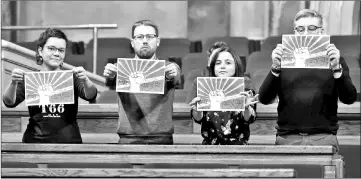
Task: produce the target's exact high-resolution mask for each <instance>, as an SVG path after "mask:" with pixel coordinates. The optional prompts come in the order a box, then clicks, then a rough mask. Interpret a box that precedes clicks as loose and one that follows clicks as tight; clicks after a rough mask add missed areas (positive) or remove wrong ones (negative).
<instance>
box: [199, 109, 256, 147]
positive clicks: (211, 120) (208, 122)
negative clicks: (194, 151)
mask: <svg viewBox="0 0 361 179" xmlns="http://www.w3.org/2000/svg"><path fill="white" fill-rule="evenodd" d="M255 120H256V115H255V113H254V114H253V115H252V116H251V117H250V118H249V120H248V121H246V120H245V119H244V116H243V112H236V111H207V112H203V118H202V119H201V121H196V120H195V122H197V123H199V124H201V133H202V137H203V138H204V139H203V142H202V144H203V145H248V140H249V136H250V128H249V125H250V124H251V123H253V122H254V121H255Z"/></svg>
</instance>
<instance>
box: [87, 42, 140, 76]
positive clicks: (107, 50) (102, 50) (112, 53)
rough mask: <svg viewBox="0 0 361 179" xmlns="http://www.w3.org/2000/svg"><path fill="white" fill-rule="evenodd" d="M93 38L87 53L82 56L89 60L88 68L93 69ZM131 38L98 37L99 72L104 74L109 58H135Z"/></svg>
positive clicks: (88, 45)
mask: <svg viewBox="0 0 361 179" xmlns="http://www.w3.org/2000/svg"><path fill="white" fill-rule="evenodd" d="M93 43H94V41H93V39H92V40H90V42H89V43H88V44H87V45H86V49H85V53H84V55H83V56H81V57H80V58H85V59H87V60H88V63H89V64H88V68H90V69H93V60H92V59H93V50H94V49H93ZM133 57H134V55H133V53H132V48H131V45H130V39H128V38H98V51H97V72H96V74H98V75H101V76H102V75H103V71H104V67H105V65H106V63H107V62H108V59H109V58H133Z"/></svg>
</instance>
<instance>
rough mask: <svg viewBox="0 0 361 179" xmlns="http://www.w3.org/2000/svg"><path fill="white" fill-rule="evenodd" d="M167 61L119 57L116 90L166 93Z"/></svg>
mask: <svg viewBox="0 0 361 179" xmlns="http://www.w3.org/2000/svg"><path fill="white" fill-rule="evenodd" d="M164 70H165V61H164V60H147V59H144V60H143V59H126V58H118V62H117V81H116V91H117V92H127V93H153V94H164V80H165V77H164V75H165V71H164Z"/></svg>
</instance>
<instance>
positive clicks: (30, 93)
mask: <svg viewBox="0 0 361 179" xmlns="http://www.w3.org/2000/svg"><path fill="white" fill-rule="evenodd" d="M73 80H74V79H73V72H72V71H71V70H64V71H49V72H27V73H25V80H24V82H25V105H26V106H38V105H49V104H74V81H73Z"/></svg>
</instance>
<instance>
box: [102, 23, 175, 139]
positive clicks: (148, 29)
mask: <svg viewBox="0 0 361 179" xmlns="http://www.w3.org/2000/svg"><path fill="white" fill-rule="evenodd" d="M158 34H159V32H158V27H157V25H155V24H154V23H153V22H152V21H150V20H141V21H138V22H136V23H134V25H133V27H132V40H131V45H132V47H133V49H134V52H135V57H134V58H135V59H151V60H158V58H157V56H156V50H157V47H158V46H159V44H160V38H159V37H158ZM116 74H117V67H116V66H115V65H114V64H111V63H108V64H107V65H106V66H105V69H104V76H105V77H106V78H111V79H114V78H116ZM134 75H138V74H134ZM179 84H180V68H179V66H178V65H177V64H175V63H172V62H168V61H166V67H165V84H164V94H149V93H123V92H118V93H117V94H118V106H119V110H118V113H119V120H118V128H117V133H118V135H119V143H121V144H173V136H172V135H173V132H174V127H173V121H172V114H173V99H174V90H175V87H176V85H179Z"/></svg>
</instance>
